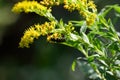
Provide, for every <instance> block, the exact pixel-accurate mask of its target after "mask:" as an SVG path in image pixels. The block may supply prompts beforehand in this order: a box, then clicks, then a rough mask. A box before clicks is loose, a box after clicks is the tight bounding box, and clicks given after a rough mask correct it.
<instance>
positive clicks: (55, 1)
mask: <svg viewBox="0 0 120 80" xmlns="http://www.w3.org/2000/svg"><path fill="white" fill-rule="evenodd" d="M40 3H41V4H43V5H46V6H53V5H59V4H60V0H43V1H40Z"/></svg>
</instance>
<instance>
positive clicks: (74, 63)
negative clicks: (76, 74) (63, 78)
mask: <svg viewBox="0 0 120 80" xmlns="http://www.w3.org/2000/svg"><path fill="white" fill-rule="evenodd" d="M75 67H76V60H74V61H73V63H72V66H71V69H72V71H75Z"/></svg>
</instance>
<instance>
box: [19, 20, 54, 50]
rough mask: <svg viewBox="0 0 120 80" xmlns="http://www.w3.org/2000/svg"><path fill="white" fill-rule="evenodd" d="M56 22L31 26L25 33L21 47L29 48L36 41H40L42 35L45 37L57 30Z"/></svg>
mask: <svg viewBox="0 0 120 80" xmlns="http://www.w3.org/2000/svg"><path fill="white" fill-rule="evenodd" d="M55 24H56V23H55V22H54V21H52V22H45V23H44V24H41V25H39V24H36V25H34V26H31V27H30V28H29V29H27V30H26V31H25V32H24V36H23V37H22V38H21V41H20V43H19V46H20V47H27V48H29V44H31V43H33V41H34V39H38V37H39V36H40V35H42V36H45V35H47V34H49V33H50V31H52V30H53V29H54V28H55Z"/></svg>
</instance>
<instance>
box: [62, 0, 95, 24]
mask: <svg viewBox="0 0 120 80" xmlns="http://www.w3.org/2000/svg"><path fill="white" fill-rule="evenodd" d="M63 2H64V4H65V5H64V8H65V9H68V10H69V11H74V10H78V12H79V13H80V14H81V15H82V16H83V17H84V18H85V20H86V23H87V25H88V26H90V25H92V24H93V23H94V22H95V20H96V15H97V14H96V12H97V9H96V5H95V4H94V2H93V1H92V0H64V1H63ZM91 10H92V11H91ZM93 14H94V15H93ZM91 15H93V16H91Z"/></svg>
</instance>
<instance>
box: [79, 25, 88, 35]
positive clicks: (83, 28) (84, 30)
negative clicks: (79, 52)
mask: <svg viewBox="0 0 120 80" xmlns="http://www.w3.org/2000/svg"><path fill="white" fill-rule="evenodd" d="M86 29H87V26H86V24H83V25H82V26H81V28H80V33H81V32H86Z"/></svg>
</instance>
